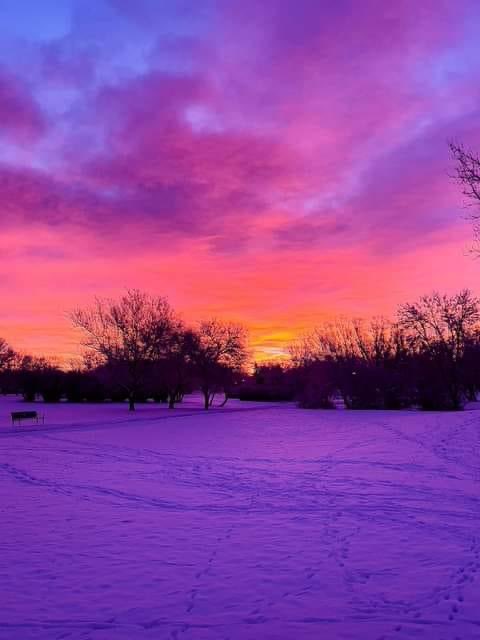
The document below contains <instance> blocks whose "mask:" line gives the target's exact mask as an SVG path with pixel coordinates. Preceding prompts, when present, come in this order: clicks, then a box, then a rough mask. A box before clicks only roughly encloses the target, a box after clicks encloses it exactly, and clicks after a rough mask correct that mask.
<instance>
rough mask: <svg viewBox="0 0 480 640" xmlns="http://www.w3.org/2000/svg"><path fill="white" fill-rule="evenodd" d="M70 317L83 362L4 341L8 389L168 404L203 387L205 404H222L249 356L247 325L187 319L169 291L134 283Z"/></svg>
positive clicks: (1, 355) (1, 363) (0, 369)
mask: <svg viewBox="0 0 480 640" xmlns="http://www.w3.org/2000/svg"><path fill="white" fill-rule="evenodd" d="M70 319H71V321H72V323H73V325H74V327H76V328H77V329H79V330H80V332H81V334H82V345H83V347H84V349H85V353H84V357H83V364H82V366H81V367H75V368H73V369H72V370H70V371H64V370H62V369H61V368H60V367H58V366H56V365H55V364H52V363H51V362H49V361H48V360H47V359H45V358H36V357H32V356H25V355H20V354H17V353H15V352H14V351H13V349H11V348H10V347H9V346H8V344H7V343H6V342H5V341H4V340H2V341H1V342H0V377H1V386H2V391H3V392H14V393H22V394H23V396H24V398H25V400H29V401H33V400H35V399H36V398H37V397H38V396H40V397H41V398H42V399H43V400H44V401H46V402H58V401H60V400H62V399H66V400H69V401H71V402H81V401H90V402H100V401H103V400H106V399H109V400H112V401H127V400H128V403H129V409H130V410H131V411H133V410H135V405H136V403H138V402H141V401H146V400H147V399H153V400H155V401H157V402H167V403H168V405H169V407H170V408H172V409H173V408H174V406H175V405H176V404H177V403H178V402H180V401H181V400H182V399H183V396H184V394H185V393H188V392H190V391H192V390H193V389H199V390H200V391H201V393H202V396H203V403H204V408H205V409H208V408H210V407H211V406H212V404H213V401H214V398H215V396H216V394H218V393H222V394H223V396H224V400H223V403H225V402H226V400H227V399H228V394H229V391H230V389H231V388H232V386H233V385H234V384H235V382H236V381H237V380H238V378H239V377H241V376H242V374H243V371H244V367H245V364H246V362H247V359H248V345H247V334H246V331H245V330H244V328H243V327H242V326H240V325H238V324H235V323H231V322H223V321H220V320H217V319H211V320H205V321H203V322H200V323H199V325H198V326H197V327H195V328H192V327H189V326H187V325H186V324H185V323H184V322H183V321H182V320H181V318H180V317H179V315H178V314H177V313H176V312H175V311H174V310H173V308H172V307H171V306H170V304H169V303H168V301H167V300H166V299H165V298H162V297H157V296H151V295H149V294H147V293H143V292H141V291H139V290H129V291H127V292H126V293H125V294H124V295H123V296H121V297H120V298H119V299H118V300H111V299H96V301H95V303H94V304H93V306H91V307H88V308H78V309H75V310H74V311H73V312H72V313H71V314H70Z"/></svg>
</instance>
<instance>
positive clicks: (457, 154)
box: [449, 142, 480, 253]
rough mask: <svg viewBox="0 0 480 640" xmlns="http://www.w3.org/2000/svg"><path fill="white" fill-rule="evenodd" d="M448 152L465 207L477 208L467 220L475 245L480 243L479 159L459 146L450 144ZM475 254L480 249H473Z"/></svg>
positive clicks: (476, 155) (479, 251) (453, 143)
mask: <svg viewBox="0 0 480 640" xmlns="http://www.w3.org/2000/svg"><path fill="white" fill-rule="evenodd" d="M449 147H450V151H451V153H452V156H453V158H454V160H455V163H456V166H455V174H454V176H453V177H454V178H455V180H456V182H458V184H459V185H460V186H461V188H462V193H463V195H464V196H465V198H466V204H467V206H472V207H474V208H478V211H473V212H472V213H471V214H470V215H469V218H470V219H471V221H472V223H473V233H474V238H475V241H476V243H479V242H480V157H479V156H478V154H476V153H474V152H473V151H469V150H467V149H465V147H464V146H463V145H461V144H457V143H455V142H450V144H449ZM475 252H476V253H480V247H478V246H477V247H476V248H475Z"/></svg>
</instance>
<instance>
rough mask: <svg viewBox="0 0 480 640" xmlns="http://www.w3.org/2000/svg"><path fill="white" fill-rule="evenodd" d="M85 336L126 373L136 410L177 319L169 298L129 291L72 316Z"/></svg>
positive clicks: (89, 347) (89, 344) (105, 358)
mask: <svg viewBox="0 0 480 640" xmlns="http://www.w3.org/2000/svg"><path fill="white" fill-rule="evenodd" d="M70 317H71V320H72V322H73V324H74V325H75V326H76V327H78V328H80V329H81V330H82V331H83V333H84V341H83V345H84V346H85V347H86V348H87V350H88V351H90V352H94V353H97V354H98V355H99V356H100V358H101V360H102V361H103V362H104V363H106V364H108V365H111V366H114V367H117V368H118V370H119V371H122V372H123V373H124V376H123V382H122V384H123V386H124V387H125V389H126V391H127V393H128V399H129V409H130V411H133V410H134V409H135V398H136V395H137V394H138V393H139V391H140V388H141V385H142V383H143V381H144V377H145V374H146V371H147V369H148V366H149V365H150V364H151V363H152V362H153V361H154V359H155V358H156V357H158V353H159V352H160V351H161V350H162V349H163V346H164V342H165V340H166V339H167V336H170V335H171V332H172V326H173V325H175V324H176V322H177V320H176V317H175V314H174V312H173V310H172V308H171V307H170V305H169V303H168V302H167V300H166V299H165V298H162V297H154V296H149V295H148V294H146V293H143V292H141V291H139V290H137V289H133V290H128V291H127V292H126V293H125V295H123V296H122V297H121V298H120V299H119V300H111V299H99V298H97V299H96V301H95V304H94V305H93V306H92V307H90V308H87V309H76V310H74V311H72V313H71V314H70Z"/></svg>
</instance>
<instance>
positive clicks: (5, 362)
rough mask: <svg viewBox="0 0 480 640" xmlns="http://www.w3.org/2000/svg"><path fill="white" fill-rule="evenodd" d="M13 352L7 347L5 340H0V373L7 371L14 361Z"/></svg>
mask: <svg viewBox="0 0 480 640" xmlns="http://www.w3.org/2000/svg"><path fill="white" fill-rule="evenodd" d="M15 356H16V354H15V351H14V350H13V349H12V348H11V347H10V346H9V344H8V343H7V341H6V340H4V339H3V338H0V371H4V370H5V369H8V368H9V367H10V366H11V365H12V364H13V362H14V360H15Z"/></svg>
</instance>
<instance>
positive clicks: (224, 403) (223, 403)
mask: <svg viewBox="0 0 480 640" xmlns="http://www.w3.org/2000/svg"><path fill="white" fill-rule="evenodd" d="M227 401H228V393H227V392H226V391H225V398H224V399H223V402H222V404H221V405H220V406H221V407H224V406H225V405H226V404H227Z"/></svg>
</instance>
